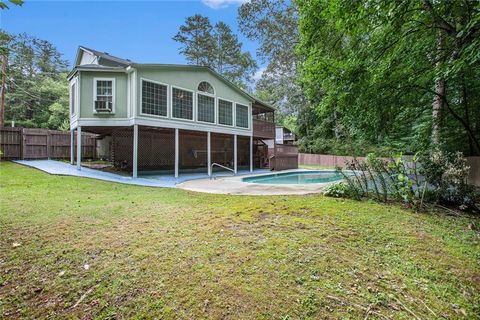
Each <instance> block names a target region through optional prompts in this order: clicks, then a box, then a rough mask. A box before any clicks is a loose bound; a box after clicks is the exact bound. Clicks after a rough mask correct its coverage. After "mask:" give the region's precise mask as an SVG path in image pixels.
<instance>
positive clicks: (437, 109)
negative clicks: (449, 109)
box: [432, 31, 445, 146]
mask: <svg viewBox="0 0 480 320" xmlns="http://www.w3.org/2000/svg"><path fill="white" fill-rule="evenodd" d="M442 43H443V36H442V33H441V31H439V32H438V35H437V56H438V57H437V64H436V65H435V68H436V69H437V70H438V69H440V67H441V61H440V60H441V59H440V57H439V56H440V55H441V50H442ZM434 91H435V95H434V96H433V104H432V146H438V144H439V143H440V113H441V112H442V107H443V97H445V79H444V78H443V77H441V76H437V78H436V79H435V89H434Z"/></svg>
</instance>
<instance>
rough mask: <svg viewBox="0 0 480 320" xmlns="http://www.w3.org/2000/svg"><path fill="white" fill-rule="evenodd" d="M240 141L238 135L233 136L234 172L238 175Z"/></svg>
mask: <svg viewBox="0 0 480 320" xmlns="http://www.w3.org/2000/svg"><path fill="white" fill-rule="evenodd" d="M237 146H238V141H237V135H236V134H234V135H233V171H234V172H235V174H237V168H238V151H237Z"/></svg>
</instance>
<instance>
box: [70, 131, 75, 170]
mask: <svg viewBox="0 0 480 320" xmlns="http://www.w3.org/2000/svg"><path fill="white" fill-rule="evenodd" d="M70 164H71V165H72V166H73V165H74V164H75V129H70Z"/></svg>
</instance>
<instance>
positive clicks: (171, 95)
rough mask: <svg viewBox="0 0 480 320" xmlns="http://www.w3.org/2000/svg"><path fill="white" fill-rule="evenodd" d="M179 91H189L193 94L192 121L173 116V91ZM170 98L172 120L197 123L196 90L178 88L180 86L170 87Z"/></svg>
mask: <svg viewBox="0 0 480 320" xmlns="http://www.w3.org/2000/svg"><path fill="white" fill-rule="evenodd" d="M174 88H175V89H179V90H183V91H189V92H191V93H192V119H185V118H177V117H174V116H173V89H174ZM170 97H171V99H170V100H171V103H170V109H171V110H170V112H171V113H170V115H171V116H170V117H169V118H170V119H175V120H182V121H189V122H195V120H196V119H195V112H196V110H195V109H196V108H195V102H196V101H195V100H196V99H195V91H194V90H190V89H187V88H182V87H178V86H174V85H170Z"/></svg>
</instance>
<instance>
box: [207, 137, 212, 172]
mask: <svg viewBox="0 0 480 320" xmlns="http://www.w3.org/2000/svg"><path fill="white" fill-rule="evenodd" d="M211 149H212V144H211V132H210V131H208V132H207V165H208V176H209V177H210V176H211V175H212V154H211Z"/></svg>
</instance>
